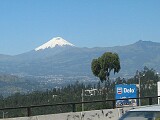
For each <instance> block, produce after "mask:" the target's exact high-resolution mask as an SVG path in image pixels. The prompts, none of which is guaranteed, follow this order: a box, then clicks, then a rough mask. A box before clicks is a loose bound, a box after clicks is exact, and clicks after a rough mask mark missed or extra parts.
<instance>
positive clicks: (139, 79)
mask: <svg viewBox="0 0 160 120" xmlns="http://www.w3.org/2000/svg"><path fill="white" fill-rule="evenodd" d="M138 81H139V106H141V99H140V97H141V78H140V74H139V72H138Z"/></svg>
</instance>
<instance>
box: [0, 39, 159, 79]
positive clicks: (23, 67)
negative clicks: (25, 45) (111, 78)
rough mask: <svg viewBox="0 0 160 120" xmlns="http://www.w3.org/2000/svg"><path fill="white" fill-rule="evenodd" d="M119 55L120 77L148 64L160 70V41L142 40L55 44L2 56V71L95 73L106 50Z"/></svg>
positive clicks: (35, 73) (46, 73) (0, 69)
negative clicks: (96, 62) (118, 43)
mask: <svg viewBox="0 0 160 120" xmlns="http://www.w3.org/2000/svg"><path fill="white" fill-rule="evenodd" d="M107 51H111V52H116V53H118V54H119V57H120V61H121V71H120V73H119V74H118V75H120V76H124V77H125V76H133V74H134V73H135V71H136V70H139V69H143V67H144V66H147V67H149V68H154V69H155V70H157V71H160V66H158V64H159V62H160V52H159V51H160V43H154V42H151V41H142V40H140V41H138V42H136V43H134V44H131V45H127V46H116V47H103V48H100V47H97V48H78V47H75V46H74V47H73V46H64V47H61V46H55V47H54V48H48V49H44V50H39V51H35V50H32V51H30V52H27V53H24V54H20V55H16V56H12V57H9V58H7V59H5V60H3V59H2V58H1V57H0V61H1V63H0V72H1V73H8V74H17V75H23V76H30V75H32V76H48V75H64V76H75V75H77V76H78V75H80V76H92V73H91V69H90V66H91V61H92V59H94V58H97V57H99V56H101V55H102V54H103V53H104V52H107Z"/></svg>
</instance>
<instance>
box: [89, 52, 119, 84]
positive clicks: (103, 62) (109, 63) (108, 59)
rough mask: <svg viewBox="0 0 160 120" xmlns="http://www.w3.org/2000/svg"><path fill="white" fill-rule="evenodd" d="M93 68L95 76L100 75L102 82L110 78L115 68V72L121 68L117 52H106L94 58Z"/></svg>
mask: <svg viewBox="0 0 160 120" xmlns="http://www.w3.org/2000/svg"><path fill="white" fill-rule="evenodd" d="M91 69H92V72H93V74H94V75H95V76H97V77H99V79H100V80H101V82H103V81H106V80H109V76H110V72H111V71H112V70H113V72H114V74H115V73H118V72H119V71H120V69H121V67H120V59H119V56H118V54H117V53H112V52H105V53H104V54H103V55H102V56H101V57H99V58H98V59H93V60H92V63H91Z"/></svg>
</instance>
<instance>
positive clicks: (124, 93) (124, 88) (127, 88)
mask: <svg viewBox="0 0 160 120" xmlns="http://www.w3.org/2000/svg"><path fill="white" fill-rule="evenodd" d="M115 89H116V96H115V98H116V99H122V98H136V97H137V89H136V85H134V84H131V85H122V84H120V85H116V88H115Z"/></svg>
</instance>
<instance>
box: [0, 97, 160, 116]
mask: <svg viewBox="0 0 160 120" xmlns="http://www.w3.org/2000/svg"><path fill="white" fill-rule="evenodd" d="M158 97H160V96H147V97H140V98H125V99H108V100H95V101H84V102H67V103H57V104H44V105H31V106H20V107H6V108H0V110H1V111H3V110H4V111H5V110H13V109H27V116H28V117H29V116H31V115H32V111H31V109H32V108H40V107H49V106H50V107H51V106H60V105H62V106H64V105H72V112H76V105H77V104H87V103H99V102H102V103H103V102H108V101H110V102H112V108H113V109H114V108H116V101H117V100H129V99H148V100H149V103H148V105H152V102H153V98H158Z"/></svg>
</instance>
